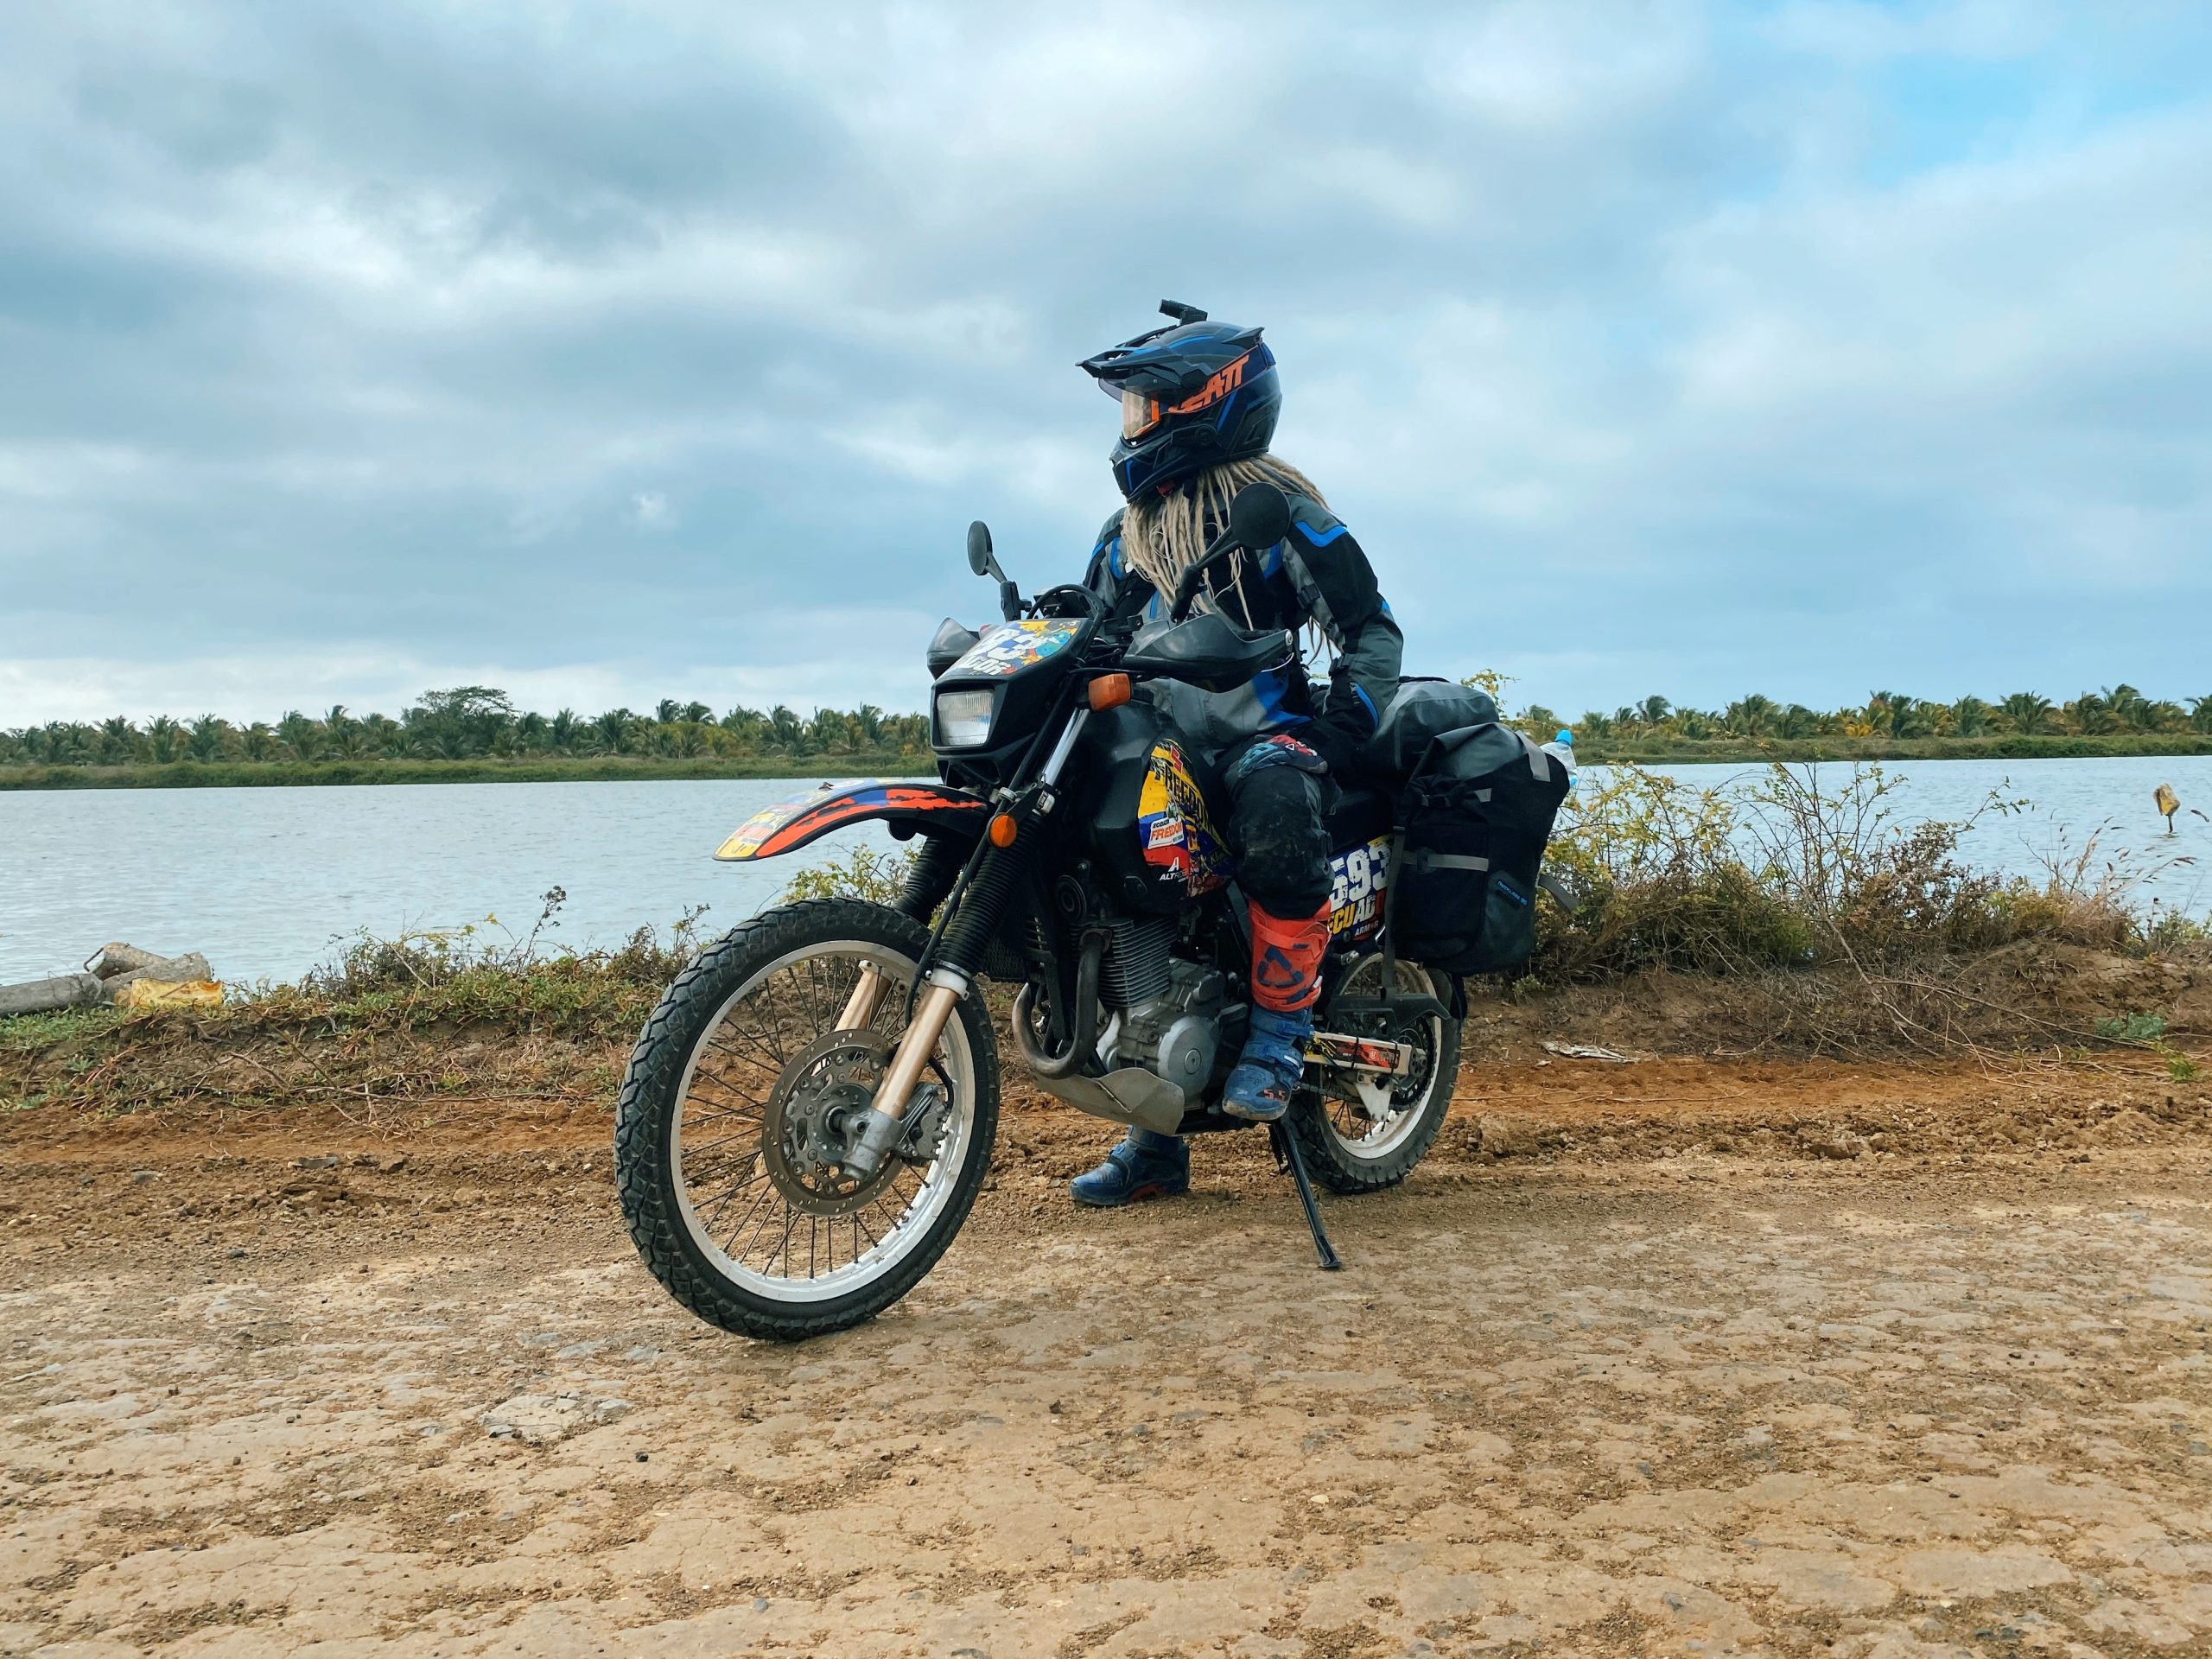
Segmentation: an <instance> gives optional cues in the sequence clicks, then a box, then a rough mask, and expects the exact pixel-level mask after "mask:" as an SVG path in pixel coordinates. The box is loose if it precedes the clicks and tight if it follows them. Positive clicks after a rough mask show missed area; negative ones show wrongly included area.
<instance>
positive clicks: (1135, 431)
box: [1122, 391, 1165, 443]
mask: <svg viewBox="0 0 2212 1659" xmlns="http://www.w3.org/2000/svg"><path fill="white" fill-rule="evenodd" d="M1164 412H1165V411H1164V410H1163V409H1162V407H1161V404H1160V399H1159V398H1157V397H1147V396H1146V395H1145V394H1144V393H1143V392H1141V391H1123V392H1122V439H1123V441H1124V442H1131V443H1134V442H1135V441H1136V440H1137V439H1139V438H1141V437H1142V436H1143V435H1145V434H1146V433H1147V432H1149V431H1151V430H1152V429H1153V428H1154V427H1155V426H1158V425H1159V424H1160V418H1161V416H1162V415H1163V413H1164Z"/></svg>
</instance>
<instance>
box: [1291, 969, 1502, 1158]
mask: <svg viewBox="0 0 2212 1659" xmlns="http://www.w3.org/2000/svg"><path fill="white" fill-rule="evenodd" d="M1382 967H1383V958H1382V957H1379V956H1373V957H1366V958H1364V959H1363V960H1362V961H1361V962H1359V963H1357V964H1355V965H1354V967H1353V969H1352V971H1351V974H1349V975H1348V976H1346V977H1345V979H1344V983H1343V984H1342V985H1341V986H1339V987H1338V989H1337V991H1336V993H1335V995H1333V996H1332V998H1331V1001H1332V1002H1333V1001H1336V999H1337V998H1338V997H1343V996H1346V995H1352V996H1372V995H1375V993H1376V989H1377V988H1379V986H1380V980H1381V975H1382ZM1438 980H1439V976H1437V975H1435V974H1434V973H1433V972H1432V971H1431V970H1430V969H1427V968H1424V967H1422V966H1421V965H1420V964H1419V963H1411V962H1401V963H1399V964H1398V988H1399V989H1400V990H1402V991H1404V992H1407V993H1408V994H1410V995H1420V996H1432V997H1434V998H1435V999H1436V1000H1437V1001H1444V1000H1445V999H1444V997H1443V995H1441V994H1440V993H1441V992H1442V990H1443V987H1442V986H1441V985H1440V983H1439V982H1438ZM1370 981H1372V982H1373V983H1370ZM1321 1024H1322V1027H1323V1028H1324V1029H1325V1030H1329V1031H1347V1032H1350V1033H1351V1034H1352V1035H1354V1036H1363V1037H1382V1038H1387V1039H1389V1040H1391V1041H1393V1042H1410V1043H1412V1044H1413V1045H1414V1051H1415V1053H1416V1055H1417V1057H1418V1058H1417V1061H1416V1064H1417V1065H1418V1066H1419V1068H1420V1069H1419V1071H1418V1074H1417V1075H1416V1076H1415V1077H1413V1078H1411V1079H1408V1081H1407V1082H1405V1083H1403V1084H1399V1085H1398V1086H1397V1087H1396V1088H1395V1089H1394V1090H1392V1092H1391V1096H1390V1104H1389V1111H1388V1113H1387V1114H1386V1115H1385V1116H1384V1117H1383V1120H1382V1121H1381V1122H1376V1121H1375V1120H1373V1119H1372V1118H1371V1117H1370V1118H1369V1119H1368V1120H1367V1121H1366V1123H1365V1124H1364V1125H1362V1124H1361V1123H1360V1122H1358V1120H1357V1118H1355V1116H1354V1115H1353V1110H1352V1108H1351V1104H1350V1103H1347V1102H1344V1101H1341V1100H1338V1099H1335V1098H1332V1096H1328V1095H1326V1094H1324V1093H1323V1092H1322V1091H1321V1090H1319V1089H1317V1088H1314V1087H1313V1086H1312V1085H1310V1084H1309V1085H1307V1086H1306V1087H1305V1088H1302V1089H1300V1090H1299V1091H1298V1093H1297V1094H1296V1095H1295V1096H1294V1097H1293V1098H1292V1100H1291V1103H1290V1109H1289V1110H1288V1111H1287V1113H1285V1114H1284V1116H1283V1121H1284V1122H1285V1123H1286V1125H1287V1127H1288V1128H1289V1130H1290V1132H1291V1133H1292V1134H1293V1135H1296V1136H1297V1137H1298V1147H1299V1150H1300V1152H1301V1153H1303V1154H1305V1157H1306V1170H1307V1171H1308V1173H1311V1174H1312V1176H1313V1179H1315V1180H1316V1181H1318V1182H1319V1184H1320V1185H1323V1186H1325V1187H1327V1188H1328V1189H1329V1191H1330V1192H1341V1193H1345V1194H1351V1193H1357V1192H1381V1191H1382V1190H1383V1188H1384V1187H1386V1186H1395V1185H1397V1184H1398V1183H1399V1182H1401V1181H1402V1180H1404V1179H1406V1177H1407V1176H1408V1175H1409V1174H1411V1173H1413V1168H1414V1165H1415V1164H1418V1163H1419V1162H1421V1159H1422V1158H1423V1157H1424V1156H1425V1155H1426V1154H1427V1152H1428V1149H1429V1147H1432V1146H1433V1145H1434V1144H1435V1141H1436V1135H1437V1131H1438V1130H1439V1129H1440V1128H1443V1127H1444V1115H1445V1113H1446V1112H1447V1111H1449V1110H1450V1109H1451V1106H1452V1085H1453V1084H1455V1083H1456V1082H1457V1081H1458V1078H1459V1021H1458V1020H1449V1019H1438V1018H1437V1017H1436V1016H1434V1015H1433V1014H1432V1015H1428V1016H1426V1017H1424V1018H1421V1019H1419V1020H1414V1021H1412V1022H1411V1023H1410V1024H1409V1025H1408V1027H1407V1028H1405V1029H1403V1030H1400V1031H1389V1032H1385V1031H1383V1030H1380V1029H1373V1030H1370V1029H1366V1028H1364V1027H1361V1026H1359V1025H1357V1024H1354V1023H1351V1022H1347V1021H1339V1020H1332V1019H1331V1018H1330V1016H1329V1014H1328V1011H1327V1010H1326V1009H1324V1010H1323V1011H1322V1014H1321ZM1362 1129H1363V1133H1355V1131H1356V1130H1362Z"/></svg>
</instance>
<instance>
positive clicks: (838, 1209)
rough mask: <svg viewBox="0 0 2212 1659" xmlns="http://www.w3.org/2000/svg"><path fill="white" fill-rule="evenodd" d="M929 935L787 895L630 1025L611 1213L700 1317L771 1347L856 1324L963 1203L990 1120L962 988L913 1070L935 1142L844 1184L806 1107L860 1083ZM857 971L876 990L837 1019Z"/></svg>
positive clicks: (884, 1301)
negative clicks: (927, 1063) (787, 901)
mask: <svg viewBox="0 0 2212 1659" xmlns="http://www.w3.org/2000/svg"><path fill="white" fill-rule="evenodd" d="M928 939H929V934H928V931H927V930H926V929H925V928H924V927H922V926H921V925H919V924H918V923H917V922H915V921H913V920H912V918H908V917H906V916H905V915H902V914H901V913H900V912H897V911H895V910H891V909H888V908H887V907H886V906H881V905H873V904H868V903H865V902H863V901H861V900H859V899H810V900H808V901H806V902H804V903H801V904H795V905H785V906H781V907H779V908H778V909H775V910H772V911H767V912H764V913H762V914H761V915H759V916H756V917H754V918H753V919H752V920H750V921H748V922H747V923H745V924H743V925H741V926H739V927H737V928H735V929H734V930H732V931H730V932H729V933H728V934H727V935H725V936H724V937H723V938H721V939H720V940H719V941H717V942H716V943H715V944H712V945H710V946H709V947H708V949H707V950H704V951H702V952H701V953H700V955H699V957H697V959H696V960H695V961H694V962H693V963H691V965H690V967H688V968H686V969H684V970H683V973H682V974H680V975H678V976H677V979H676V982H675V983H673V984H671V986H670V987H669V988H668V990H667V993H666V994H665V995H664V996H663V997H662V998H661V1000H660V1005H659V1007H657V1008H655V1009H654V1011H653V1014H652V1019H651V1020H648V1021H647V1022H646V1025H645V1032H644V1033H643V1034H642V1035H641V1036H640V1037H639V1039H638V1046H637V1047H636V1049H635V1050H634V1051H633V1052H632V1054H631V1056H630V1065H629V1069H628V1071H626V1073H625V1075H624V1077H623V1080H622V1093H621V1097H620V1103H619V1104H618V1107H617V1109H616V1118H615V1129H614V1165H615V1173H616V1179H617V1182H618V1184H619V1187H620V1193H621V1199H622V1213H623V1217H624V1218H625V1220H626V1221H627V1222H628V1224H629V1228H630V1236H631V1238H632V1240H633V1241H634V1242H635V1243H636V1244H637V1247H638V1254H639V1255H640V1256H642V1257H643V1258H644V1259H645V1266H646V1268H648V1269H649V1270H650V1271H651V1272H652V1275H653V1277H654V1278H656V1279H658V1280H659V1281H660V1282H661V1284H662V1286H663V1287H665V1288H666V1290H667V1291H668V1293H669V1294H670V1295H671V1296H673V1297H675V1298H676V1300H677V1301H679V1302H681V1303H682V1304H683V1306H686V1307H688V1308H690V1310H691V1311H692V1312H693V1313H696V1314H697V1315H698V1316H699V1317H700V1318H701V1319H705V1320H707V1321H708V1322H709V1324H711V1325H719V1326H721V1328H722V1329H723V1330H725V1331H731V1332H737V1333H738V1334H740V1335H742V1336H748V1337H762V1338H772V1339H774V1340H778V1341H786V1342H788V1341H796V1340H799V1339H801V1338H807V1337H816V1336H821V1335H823V1334H825V1333H827V1332H832V1331H842V1330H845V1329H847V1328H848V1327H849V1326H852V1325H859V1324H861V1322H863V1321H864V1320H867V1319H873V1318H874V1317H875V1315H877V1314H878V1313H881V1312H882V1311H883V1310H884V1309H885V1308H887V1307H889V1306H891V1305H892V1304H893V1302H896V1301H897V1300H899V1298H900V1297H902V1296H904V1295H905V1294H906V1293H907V1292H908V1291H910V1290H912V1288H913V1287H914V1286H915V1285H916V1284H918V1283H919V1282H920V1281H921V1279H922V1277H923V1275H924V1274H927V1273H928V1272H929V1270H930V1269H931V1268H932V1267H934V1266H935V1265H936V1264H937V1261H938V1257H939V1256H941V1255H944V1251H945V1249H946V1247H947V1246H949V1245H950V1243H952V1239H953V1236H954V1235H955V1234H957V1232H958V1231H959V1230H960V1227H961V1224H962V1223H963V1222H964V1221H966V1219H967V1218H968V1212H969V1210H970V1209H971V1208H972V1207H973V1206H974V1205H975V1202H976V1193H977V1192H979V1191H980V1190H981V1188H982V1183H983V1177H984V1175H985V1173H987V1172H988V1169H989V1167H990V1159H991V1149H992V1144H993V1142H994V1141H995V1139H996V1137H997V1134H998V1109H999V1059H998V1049H997V1046H996V1043H995V1040H994V1039H993V1036H992V1033H991V1028H990V1020H989V1016H988V1014H987V1013H986V1012H985V1010H984V1007H983V1004H982V996H981V995H980V994H978V993H973V992H971V993H970V994H969V995H968V996H966V997H963V999H962V1000H961V1002H960V1005H959V1007H958V1008H957V1011H956V1012H955V1014H954V1015H953V1018H952V1019H951V1020H950V1021H948V1022H947V1024H946V1026H945V1029H944V1035H943V1036H942V1037H941V1038H940V1039H938V1048H937V1052H936V1054H935V1056H934V1057H933V1061H932V1065H931V1068H930V1072H929V1073H928V1074H926V1077H925V1081H926V1080H927V1078H928V1077H933V1078H934V1079H935V1080H936V1081H937V1082H938V1086H939V1088H940V1090H941V1091H942V1093H943V1096H944V1101H945V1106H944V1111H943V1115H942V1123H941V1128H939V1130H938V1134H937V1135H936V1136H935V1138H934V1139H933V1141H932V1144H931V1147H926V1148H925V1147H915V1148H913V1149H912V1155H911V1156H909V1157H906V1158H901V1157H899V1156H893V1158H891V1159H889V1160H887V1161H886V1164H885V1166H884V1170H883V1172H882V1173H880V1175H879V1176H878V1177H877V1179H876V1181H875V1182H874V1183H871V1184H869V1185H864V1186H861V1187H858V1188H840V1187H839V1185H838V1184H837V1177H836V1175H835V1173H828V1174H825V1173H823V1169H824V1160H823V1152H824V1150H825V1148H826V1147H827V1146H828V1144H829V1142H828V1141H826V1140H825V1138H824V1135H823V1130H822V1129H821V1128H820V1120H821V1119H822V1118H823V1115H824V1114H825V1113H826V1112H827V1111H828V1110H829V1109H830V1107H831V1105H833V1104H835V1105H841V1106H842V1109H845V1110H850V1109H855V1107H856V1105H857V1104H858V1103H863V1102H864V1101H865V1100H866V1098H867V1097H868V1092H869V1082H870V1078H871V1076H880V1063H881V1060H882V1059H883V1058H886V1057H887V1054H888V1052H889V1049H890V1047H891V1046H892V1045H893V1044H894V1043H895V1042H896V1040H897V1038H898V1035H899V1032H900V1031H901V1030H903V1029H904V1025H905V1009H906V991H907V988H908V987H909V986H910V985H912V982H913V977H914V969H915V964H916V963H918V961H919V960H920V958H921V955H922V952H923V950H924V949H925V946H926V945H927V944H928ZM864 967H865V968H868V969H873V970H874V971H876V972H877V973H880V975H882V976H883V977H884V979H885V980H886V981H887V983H888V987H889V988H888V991H887V994H886V995H882V996H881V997H880V999H879V1000H878V1002H877V1006H876V1008H875V1011H874V1016H873V1018H872V1019H871V1020H870V1021H869V1022H868V1024H867V1025H866V1026H863V1027H858V1028H856V1029H854V1030H852V1031H849V1032H846V1031H842V1027H841V1024H840V1016H841V1014H842V1012H843V1011H844V1010H845V1008H846V1007H847V1005H848V1001H849V997H850V995H851V993H852V989H853V987H854V986H855V984H856V983H857V982H858V981H859V978H860V975H861V969H863V968H864ZM833 1033H837V1034H834V1035H833ZM871 1065H874V1066H875V1068H876V1069H875V1071H874V1072H873V1073H871V1071H870V1069H869V1068H870V1066H871ZM829 1167H830V1168H831V1169H832V1171H833V1172H834V1166H829ZM802 1230H804V1237H803V1242H802Z"/></svg>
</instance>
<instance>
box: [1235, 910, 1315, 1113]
mask: <svg viewBox="0 0 2212 1659" xmlns="http://www.w3.org/2000/svg"><path fill="white" fill-rule="evenodd" d="M1250 909H1251V916H1252V1022H1251V1027H1250V1029H1249V1031H1248V1032H1247V1033H1246V1034H1245V1038H1244V1052H1243V1054H1242V1055H1240V1056H1239V1057H1238V1058H1237V1062H1236V1070H1235V1071H1231V1072H1230V1074H1229V1083H1228V1084H1227V1086H1226V1088H1225V1089H1224V1091H1223V1095H1222V1102H1221V1109H1222V1110H1224V1112H1227V1113H1228V1114H1229V1115H1230V1116H1231V1117H1243V1118H1249V1119H1250V1120H1252V1121H1253V1122H1256V1123H1272V1122H1274V1121H1275V1119H1277V1118H1279V1117H1281V1116H1282V1115H1283V1113H1284V1112H1285V1111H1287V1109H1289V1107H1290V1097H1291V1096H1292V1094H1293V1093H1294V1091H1295V1090H1297V1088H1298V1080H1299V1078H1300V1076H1302V1075H1303V1074H1304V1072H1305V1070H1306V1042H1307V1040H1308V1039H1310V1038H1312V1036H1313V1004H1314V1002H1315V1001H1316V1000H1317V999H1318V998H1319V996H1320V995H1321V958H1322V956H1323V955H1324V954H1325V952H1326V951H1327V950H1328V948H1329V906H1328V902H1327V901H1326V900H1323V902H1322V904H1321V907H1320V908H1319V910H1317V911H1315V912H1313V914H1312V915H1311V916H1306V917H1300V918H1285V917H1281V916H1275V915H1271V914H1269V913H1268V912H1266V911H1264V910H1262V909H1261V908H1260V906H1257V905H1254V906H1251V907H1250Z"/></svg>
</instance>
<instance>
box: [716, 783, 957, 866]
mask: <svg viewBox="0 0 2212 1659" xmlns="http://www.w3.org/2000/svg"><path fill="white" fill-rule="evenodd" d="M990 814H991V804H990V803H989V802H988V801H986V800H984V799H983V798H982V797H981V796H979V795H970V794H969V793H967V792H966V791H963V790H957V789H948V788H946V787H945V786H944V785H942V784H925V783H904V784H901V783H884V782H882V781H880V780H879V779H873V778H862V779H855V780H853V781H851V782H847V783H826V784H821V785H817V786H816V787H814V788H812V789H810V790H808V791H805V792H804V793H803V794H798V795H793V796H791V797H789V798H786V799H784V800H780V801H778V802H777V803H776V804H774V805H772V806H764V807H762V808H761V809H760V810H759V811H758V812H755V813H754V814H753V816H752V817H749V818H747V820H746V821H745V822H744V823H741V824H740V825H738V826H737V828H736V829H734V830H733V831H732V832H731V834H730V837H729V839H728V841H725V842H722V844H721V846H720V847H718V848H716V849H715V858H716V859H717V860H719V861H721V862H722V863H725V864H743V863H749V862H751V861H753V860H755V859H762V858H775V857H777V856H779V855H781V854H784V853H791V852H797V851H798V849H800V848H802V847H804V846H806V845H807V844H808V843H809V842H815V841H818V840H820V839H821V838H822V837H823V836H826V835H828V834H829V832H830V831H831V830H833V829H843V828H844V827H845V826H846V825H847V824H849V823H866V822H867V821H868V820H869V819H871V818H880V819H882V820H884V821H885V822H887V823H893V824H906V825H911V826H912V829H920V830H923V831H925V832H926V833H934V834H941V835H943V834H949V835H958V836H966V837H968V838H969V839H970V840H972V839H974V838H975V837H976V836H980V835H981V834H982V832H983V825H984V824H985V823H988V821H989V818H990ZM912 829H909V830H908V831H907V833H909V834H911V833H912Z"/></svg>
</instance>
